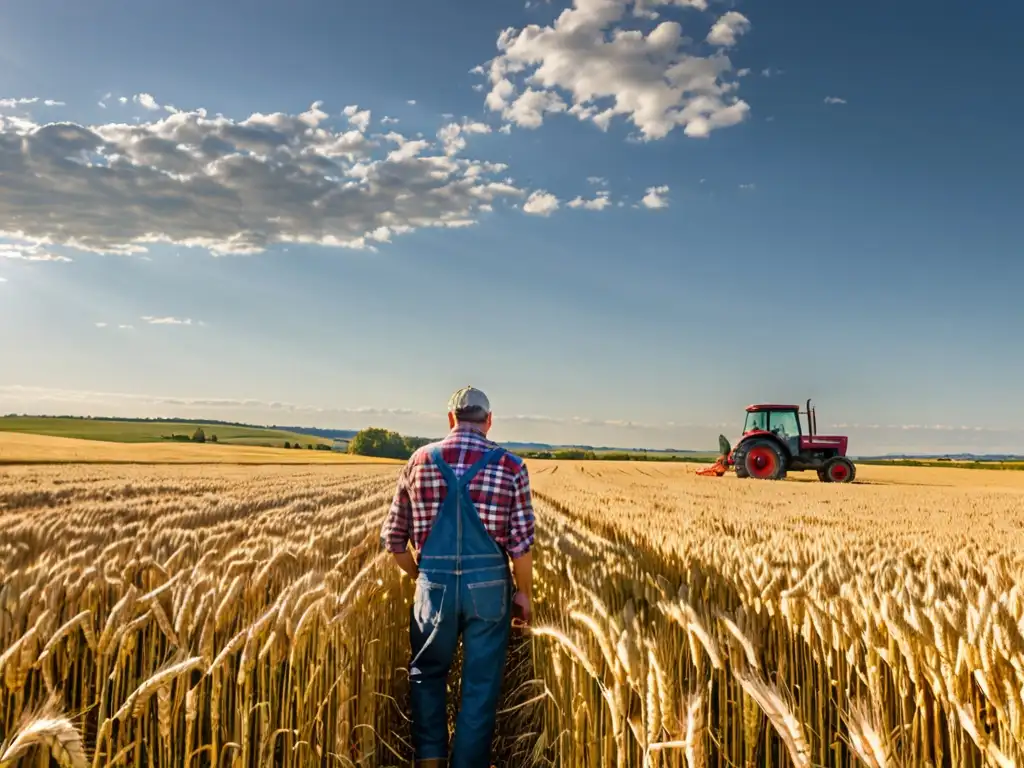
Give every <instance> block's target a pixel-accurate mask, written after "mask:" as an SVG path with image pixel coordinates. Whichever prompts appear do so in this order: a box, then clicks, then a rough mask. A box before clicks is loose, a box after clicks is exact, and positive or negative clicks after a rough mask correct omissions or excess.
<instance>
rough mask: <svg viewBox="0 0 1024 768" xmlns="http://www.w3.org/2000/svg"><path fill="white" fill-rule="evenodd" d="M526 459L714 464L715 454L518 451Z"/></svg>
mask: <svg viewBox="0 0 1024 768" xmlns="http://www.w3.org/2000/svg"><path fill="white" fill-rule="evenodd" d="M515 453H516V454H517V455H519V456H522V457H523V458H524V459H556V460H560V461H685V462H689V463H691V464H713V463H714V461H715V458H716V457H714V456H701V455H689V454H688V455H686V456H677V455H675V454H671V453H648V452H646V451H637V452H628V451H601V452H597V451H588V450H583V449H580V448H559V449H557V450H552V451H516V452H515Z"/></svg>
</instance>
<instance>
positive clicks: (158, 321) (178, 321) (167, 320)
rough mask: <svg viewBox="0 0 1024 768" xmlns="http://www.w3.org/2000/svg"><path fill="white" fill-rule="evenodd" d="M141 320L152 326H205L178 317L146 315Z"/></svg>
mask: <svg viewBox="0 0 1024 768" xmlns="http://www.w3.org/2000/svg"><path fill="white" fill-rule="evenodd" d="M140 319H141V320H145V321H146V322H147V323H149V324H150V325H193V324H194V325H205V323H204V322H203V321H202V320H200V321H198V322H197V321H193V320H192V318H191V317H185V318H178V317H154V316H153V315H144V316H143V317H142V318H140Z"/></svg>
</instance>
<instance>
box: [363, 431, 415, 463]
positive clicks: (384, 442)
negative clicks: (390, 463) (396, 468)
mask: <svg viewBox="0 0 1024 768" xmlns="http://www.w3.org/2000/svg"><path fill="white" fill-rule="evenodd" d="M429 442H430V439H429V438H426V437H407V436H405V435H401V434H399V433H398V432H392V431H391V430H389V429H383V428H382V427H369V428H367V429H361V430H359V431H358V432H357V433H356V434H355V436H354V437H353V438H352V439H351V440H349V443H348V452H349V453H351V454H356V455H359V456H375V457H377V458H382V459H408V458H409V457H410V456H412V454H413V452H414V451H415V450H416V449H417V448H421V447H422V446H424V445H426V444H427V443H429Z"/></svg>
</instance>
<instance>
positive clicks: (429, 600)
mask: <svg viewBox="0 0 1024 768" xmlns="http://www.w3.org/2000/svg"><path fill="white" fill-rule="evenodd" d="M503 453H504V451H503V450H502V449H501V448H495V449H494V450H492V451H490V452H488V453H487V454H485V455H484V456H483V457H482V458H481V459H480V460H479V461H477V462H476V463H475V464H473V466H471V467H470V468H469V469H467V470H466V472H465V474H463V476H462V477H461V478H456V476H455V473H454V471H453V470H452V468H451V467H450V466H448V465H447V464H446V463H445V462H444V461H443V460H442V458H441V454H440V452H439V450H438V449H434V450H433V451H432V452H431V454H430V455H431V458H432V460H433V463H434V465H435V466H436V467H437V468H438V469H439V470H440V471H441V473H442V475H444V480H445V483H446V485H447V486H448V491H447V494H446V495H445V500H444V503H443V504H442V505H441V509H440V510H439V511H438V513H437V517H436V518H435V519H434V524H433V526H432V527H431V529H430V533H429V534H428V535H427V540H426V541H425V542H424V544H423V548H422V550H421V552H420V559H419V576H418V577H417V579H416V595H415V598H414V600H413V605H412V610H411V617H410V621H409V634H410V639H411V645H412V661H411V662H410V664H409V681H410V685H411V699H412V737H413V747H414V750H415V758H416V759H417V760H426V759H429V758H445V757H449V750H448V718H447V712H446V688H447V679H448V669H449V667H450V666H451V663H452V659H453V657H454V655H455V650H456V647H457V646H458V642H459V635H460V634H461V635H462V646H463V647H462V651H463V661H462V701H461V703H460V706H459V715H458V719H457V721H456V724H455V736H454V738H453V740H452V745H451V754H450V758H449V760H448V765H449V767H450V768H486V767H487V766H489V765H490V755H491V741H492V738H493V736H494V721H495V712H496V710H497V706H498V697H499V695H500V693H501V682H502V678H503V676H504V672H505V657H506V652H507V650H508V640H509V629H510V626H511V615H512V612H511V611H510V610H509V606H510V604H511V599H510V598H511V595H512V578H511V574H510V572H509V563H508V556H507V555H506V554H505V552H504V551H503V550H502V549H501V547H499V546H498V544H497V543H496V542H495V541H494V539H492V538H491V537H490V535H489V534H488V533H487V529H486V528H484V525H483V523H482V522H481V521H480V517H479V516H478V515H477V511H476V507H475V506H474V505H473V501H472V499H471V498H470V496H469V491H468V489H467V486H468V484H469V481H470V480H471V479H472V478H473V477H474V476H475V475H476V474H477V473H478V472H479V471H480V470H481V469H483V468H484V467H485V466H487V465H488V464H490V463H491V462H494V461H497V460H498V459H499V458H500V457H501V455H502V454H503Z"/></svg>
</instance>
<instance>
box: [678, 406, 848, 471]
mask: <svg viewBox="0 0 1024 768" xmlns="http://www.w3.org/2000/svg"><path fill="white" fill-rule="evenodd" d="M801 415H804V416H806V417H807V429H806V431H805V430H803V429H802V428H801V424H800V416H801ZM817 427H818V418H817V415H816V413H815V410H814V408H812V407H811V401H810V400H808V401H807V410H806V411H801V410H800V406H798V405H775V404H760V405H748V406H747V420H746V423H745V424H744V425H743V436H742V437H741V438H740V441H739V443H737V444H736V447H735V448H730V447H729V441H728V440H726V439H725V437H720V438H719V443H720V447H721V449H722V456H721V457H720V458H719V460H718V462H716V464H715V465H714V466H713V467H710V468H708V469H705V470H701V471H700V472H699V473H698V474H706V475H717V476H719V477H721V476H722V475H723V474H725V471H726V470H727V469H728V468H729V467H732V468H734V469H735V470H736V476H737V477H753V478H755V479H757V480H781V479H783V478H784V477H785V476H786V473H788V472H800V471H803V470H807V469H813V470H815V471H816V472H817V473H818V479H819V480H821V481H822V482H823V483H852V482H853V480H854V478H855V477H856V476H857V468H856V466H854V463H853V462H852V461H850V459H849V458H847V456H846V446H847V443H848V442H849V438H848V437H845V436H839V435H819V434H817V431H818V430H817Z"/></svg>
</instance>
